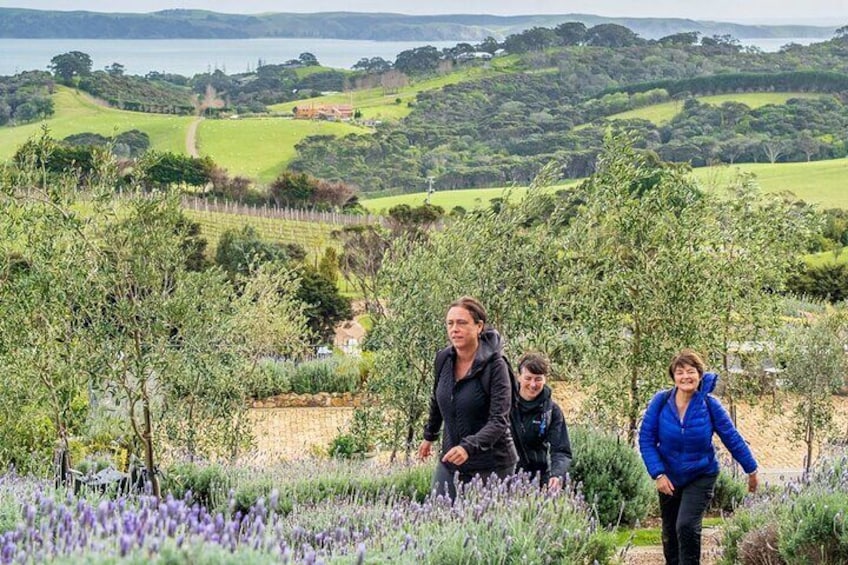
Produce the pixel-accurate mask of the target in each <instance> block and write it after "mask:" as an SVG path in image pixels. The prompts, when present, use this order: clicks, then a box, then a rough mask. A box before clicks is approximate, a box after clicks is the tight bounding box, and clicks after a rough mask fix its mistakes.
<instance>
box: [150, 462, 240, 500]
mask: <svg viewBox="0 0 848 565" xmlns="http://www.w3.org/2000/svg"><path fill="white" fill-rule="evenodd" d="M230 483H231V480H230V477H229V476H228V473H227V470H226V468H225V467H223V466H221V465H199V464H196V463H176V464H174V465H171V466H170V467H169V468H168V472H167V473H166V474H165V475H164V477H163V480H162V485H161V488H162V492H169V493H171V495H173V497H174V498H177V499H183V498H185V496H186V494H187V493H188V492H189V491H190V492H191V495H192V499H193V500H195V501H197V502H198V503H200V504H201V505H203V506H206V507H207V508H210V509H211V508H215V507H216V506H218V505H220V504H221V503H222V501H225V500H226V499H227V496H228V495H229V490H230Z"/></svg>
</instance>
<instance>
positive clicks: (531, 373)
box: [510, 352, 571, 490]
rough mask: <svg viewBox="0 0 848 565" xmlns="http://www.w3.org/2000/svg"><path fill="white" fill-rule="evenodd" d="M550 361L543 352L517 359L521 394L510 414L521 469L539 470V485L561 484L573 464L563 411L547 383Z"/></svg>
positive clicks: (551, 485)
mask: <svg viewBox="0 0 848 565" xmlns="http://www.w3.org/2000/svg"><path fill="white" fill-rule="evenodd" d="M549 372H550V363H548V360H547V359H546V358H545V356H544V355H542V354H541V353H535V352H531V353H525V354H524V355H522V356H521V359H519V360H518V394H517V395H516V397H515V402H514V403H513V408H512V414H511V415H510V420H511V422H510V423H511V426H512V436H513V438H515V445H516V448H517V450H518V471H523V472H526V473H531V474H534V475H535V474H536V473H539V475H540V477H539V485H540V486H545V485H547V487H548V488H549V489H551V490H555V489H559V488H560V487H562V483H563V480H564V479H565V473H566V472H567V471H568V468H569V467H570V466H571V442H570V441H569V439H568V427H567V426H566V425H565V418H564V417H563V415H562V410H561V409H560V407H559V406H558V405H557V403H556V402H554V400H553V398H552V395H551V388H550V387H549V386H548V385H547V384H546V382H547V375H548V373H549Z"/></svg>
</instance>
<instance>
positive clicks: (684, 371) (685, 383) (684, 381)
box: [674, 364, 701, 393]
mask: <svg viewBox="0 0 848 565" xmlns="http://www.w3.org/2000/svg"><path fill="white" fill-rule="evenodd" d="M700 383H701V375H700V374H698V369H696V368H695V367H693V366H692V365H686V364H682V365H678V366H677V367H675V368H674V384H675V385H676V386H677V389H678V390H680V391H683V392H688V393H693V392H695V391H696V390H698V385H699V384H700Z"/></svg>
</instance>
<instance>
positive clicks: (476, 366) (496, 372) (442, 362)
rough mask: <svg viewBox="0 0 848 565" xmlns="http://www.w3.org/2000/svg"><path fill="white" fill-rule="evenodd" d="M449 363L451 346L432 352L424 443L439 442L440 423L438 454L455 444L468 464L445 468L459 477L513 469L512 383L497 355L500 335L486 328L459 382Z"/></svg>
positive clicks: (453, 356) (452, 356)
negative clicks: (459, 475) (453, 471)
mask: <svg viewBox="0 0 848 565" xmlns="http://www.w3.org/2000/svg"><path fill="white" fill-rule="evenodd" d="M455 362H456V350H455V349H454V348H453V346H448V347H446V348H445V349H442V350H441V351H439V353H437V354H436V362H435V374H436V378H435V382H434V383H433V393H432V394H431V396H430V415H429V417H428V418H427V423H426V424H425V426H424V439H426V440H428V441H436V440H437V439H439V430H440V429H441V427H442V424H443V423H444V428H445V431H444V439H443V440H442V452H441V455H442V456H444V454H445V453H447V452H448V451H449V450H450V449H451V448H452V447H454V446H456V445H460V446H462V447H463V448H465V451H466V452H468V460H467V461H466V462H465V463H463V464H462V465H459V466H456V465H452V464H448V463H445V466H447V467H448V468H449V469H452V470H458V471H459V472H460V473H463V474H465V473H487V472H493V471H495V470H497V469H503V468H505V467H508V466H513V465H515V463H516V461H518V455H517V453H516V451H515V445H514V443H513V441H512V434H511V433H510V428H509V412H510V408H511V406H512V379H511V378H510V376H509V372H508V371H507V366H506V361H505V360H504V358H503V355H502V345H501V337H500V335H499V334H498V332H497V331H495V330H494V329H492V328H486V329H485V330H484V331H483V333H482V334H481V336H480V343H479V345H478V347H477V352H476V354H475V356H474V362H473V363H472V364H471V369H470V370H469V372H468V375H467V376H466V377H465V378H463V379H461V380H459V381H456V380H455V379H454V376H453V372H454V370H453V369H454V364H455ZM487 388H488V390H487Z"/></svg>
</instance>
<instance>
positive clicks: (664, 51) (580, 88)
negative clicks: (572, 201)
mask: <svg viewBox="0 0 848 565" xmlns="http://www.w3.org/2000/svg"><path fill="white" fill-rule="evenodd" d="M597 27H601V26H597ZM502 45H504V46H511V47H510V48H511V49H512V51H510V52H518V53H520V63H519V66H522V67H523V68H524V71H525V72H521V73H513V74H506V75H502V76H497V77H493V78H484V79H482V80H479V81H476V82H464V83H460V84H455V85H451V86H446V87H445V88H443V89H441V90H439V91H428V92H423V93H420V94H419V95H418V98H417V100H416V101H415V103H414V107H413V109H412V112H411V114H410V115H409V116H408V117H406V118H405V119H404V120H402V121H401V122H400V123H395V124H384V125H381V126H380V127H378V129H377V131H376V133H375V134H374V135H359V136H355V135H350V136H347V137H345V138H344V139H331V138H327V137H314V138H309V139H306V140H305V141H303V142H301V143H300V144H299V145H298V146H297V149H298V152H299V156H298V158H297V159H296V160H295V161H294V162H293V163H292V165H291V166H292V168H294V169H297V170H302V171H306V172H309V173H310V174H313V175H315V176H318V177H321V178H327V179H338V180H343V181H345V182H350V183H353V184H356V185H359V186H360V187H361V188H362V190H363V191H366V192H367V191H380V190H387V189H391V190H398V191H419V190H422V189H423V187H424V182H425V179H426V178H427V177H433V178H434V183H435V187H436V188H438V189H455V188H471V187H483V186H504V185H507V184H512V183H518V184H527V183H529V182H530V181H531V180H532V179H533V177H534V176H535V175H536V174H537V173H538V171H539V170H540V169H541V167H542V166H543V165H544V164H545V163H547V162H549V161H556V162H559V163H561V164H562V165H563V173H564V175H565V176H567V177H571V178H579V177H585V176H587V175H589V174H591V173H592V172H593V171H594V163H595V158H596V156H597V154H598V152H599V151H600V148H601V146H602V144H603V140H604V137H605V135H606V134H607V131H608V129H609V127H610V124H608V123H607V122H606V121H605V120H604V118H606V117H607V116H611V115H613V114H615V113H617V112H621V111H624V110H629V109H633V108H638V107H643V106H647V105H649V104H653V103H657V102H662V101H668V100H678V101H680V102H681V112H680V113H679V115H678V116H676V117H675V119H673V120H672V121H671V122H670V123H668V124H664V125H663V126H658V125H656V124H652V123H650V122H647V121H645V120H631V121H627V122H624V121H616V122H615V128H617V129H623V130H626V131H629V132H631V133H632V134H633V135H634V136H635V140H636V144H637V146H638V147H639V148H640V149H643V150H648V151H652V152H654V153H656V154H657V155H658V156H659V157H660V158H662V159H667V160H672V161H678V162H691V163H692V164H694V165H696V166H699V165H704V164H707V163H715V162H725V163H738V162H772V163H774V162H784V161H806V160H811V159H828V158H835V157H841V156H845V154H846V136H845V123H846V122H845V121H846V117H848V109H846V107H845V102H846V97H845V93H846V92H848V74H846V73H848V64H846V59H845V54H846V53H848V38H846V37H845V36H844V35H840V36H838V37H836V38H835V39H833V40H831V41H828V42H824V43H819V44H813V45H811V46H808V47H802V46H799V45H788V46H786V47H784V48H783V49H782V50H781V51H779V52H777V53H763V52H760V51H759V50H752V49H743V48H741V47H740V46H739V44H738V42H737V41H735V40H734V39H733V38H728V37H704V38H701V40H700V42H698V37H697V35H695V34H686V35H684V36H673V37H667V38H663V39H660V40H659V41H645V40H644V39H641V38H639V37H638V36H636V35H635V34H633V33H632V32H631V31H630V30H627V29H626V28H620V27H609V26H607V27H604V29H602V30H598V29H595V28H589V29H586V28H585V26H580V25H574V26H566V25H563V26H559V27H557V28H556V29H554V30H539V29H535V30H530V31H528V32H526V33H524V34H522V35H521V37H516V38H507V39H506V40H505V41H504V42H503V44H502ZM810 69H813V70H810ZM430 72H435V71H433V70H431V71H430ZM759 91H766V92H768V91H788V92H793V91H796V92H817V93H821V94H822V97H821V98H820V99H813V100H809V99H807V100H801V99H797V100H790V103H788V104H786V105H769V106H766V107H762V108H756V109H751V108H748V107H747V106H744V105H742V104H734V103H726V104H723V105H722V106H721V107H711V106H706V105H703V104H699V103H697V101H695V100H691V98H692V97H693V96H697V95H708V94H719V93H738V92H759Z"/></svg>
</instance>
